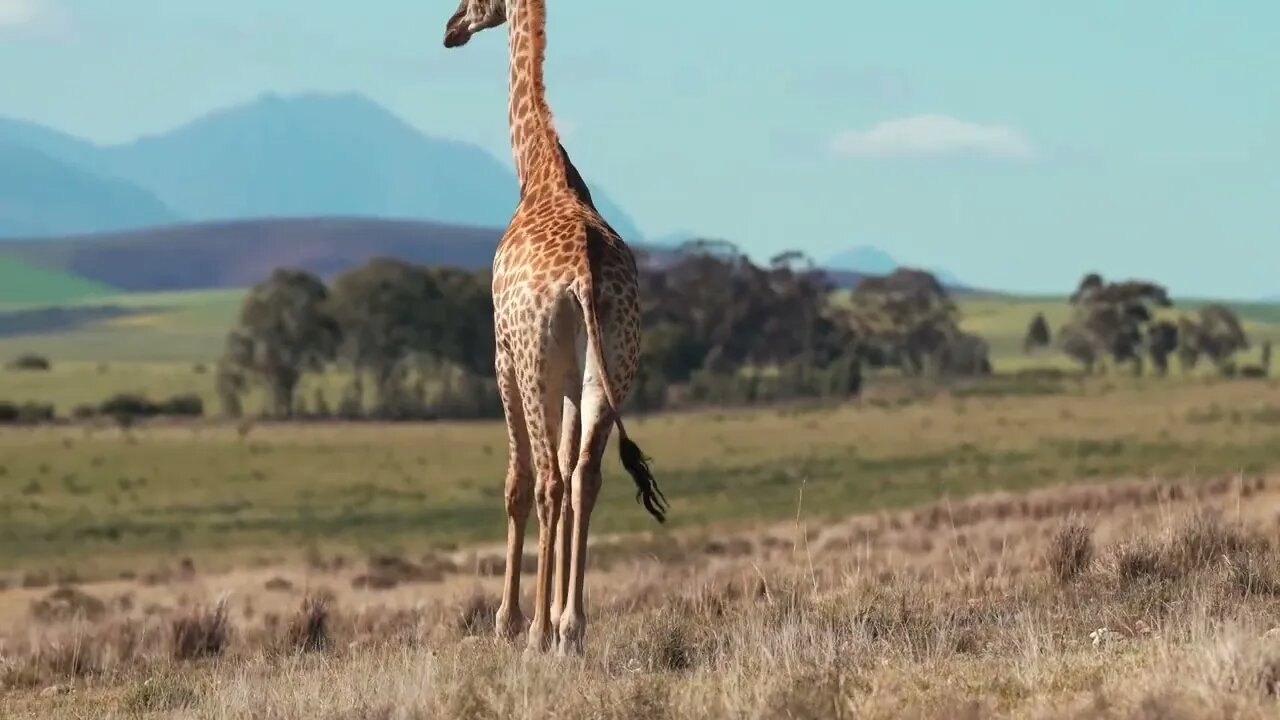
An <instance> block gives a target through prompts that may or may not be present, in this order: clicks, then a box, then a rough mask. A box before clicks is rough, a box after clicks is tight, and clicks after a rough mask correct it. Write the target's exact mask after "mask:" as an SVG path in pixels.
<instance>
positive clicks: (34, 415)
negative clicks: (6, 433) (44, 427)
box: [0, 401, 54, 425]
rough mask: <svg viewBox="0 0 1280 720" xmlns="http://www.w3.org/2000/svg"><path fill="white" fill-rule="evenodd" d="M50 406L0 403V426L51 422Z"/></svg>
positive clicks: (51, 408) (52, 413)
mask: <svg viewBox="0 0 1280 720" xmlns="http://www.w3.org/2000/svg"><path fill="white" fill-rule="evenodd" d="M53 420H54V410H53V406H52V405H47V404H44V403H34V402H28V403H22V404H21V405H19V404H18V403H14V402H8V401H0V425H38V424H40V423H47V422H53Z"/></svg>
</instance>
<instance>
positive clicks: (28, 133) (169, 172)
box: [0, 94, 641, 241]
mask: <svg viewBox="0 0 1280 720" xmlns="http://www.w3.org/2000/svg"><path fill="white" fill-rule="evenodd" d="M0 142H7V143H9V144H11V145H14V146H17V147H22V148H26V149H27V150H28V151H32V152H37V153H40V154H42V155H45V156H47V157H49V158H52V159H55V160H57V161H60V162H61V163H63V164H65V165H69V166H73V167H75V168H77V169H79V170H81V171H82V172H88V173H92V174H95V175H98V176H103V177H113V178H116V179H118V180H120V181H123V182H126V183H129V184H132V185H133V186H136V187H138V188H145V189H146V190H147V191H149V192H150V193H151V194H152V195H154V196H155V198H158V199H159V202H161V203H162V204H163V205H166V206H168V207H169V208H171V209H172V213H171V214H170V216H169V218H168V219H174V218H175V216H176V217H177V218H181V219H183V220H189V221H197V222H204V221H215V220H237V219H253V218H272V217H301V216H314V217H350V216H368V217H373V218H387V219H412V220H429V221H435V222H441V223H446V224H461V225H476V226H482V227H505V226H506V224H507V221H508V220H510V219H511V213H512V211H513V210H514V209H515V206H516V201H517V197H518V194H519V188H518V184H517V182H516V179H515V176H514V172H513V171H512V170H511V169H510V168H509V167H508V166H507V165H505V164H503V163H500V162H499V161H498V160H497V159H496V158H495V157H494V156H493V155H491V154H489V153H488V152H486V151H485V150H483V149H482V148H480V147H478V146H475V145H471V144H468V143H462V142H455V141H451V140H444V139H438V138H432V137H428V136H425V135H423V134H421V133H419V132H418V131H417V130H416V129H414V128H413V127H412V126H410V125H409V124H407V123H405V122H404V121H403V120H401V119H399V118H398V117H396V116H395V115H394V114H392V113H390V112H389V111H387V110H386V109H384V108H382V107H381V106H379V105H378V104H376V103H374V102H373V101H371V100H369V99H368V98H365V97H363V96H361V95H356V94H342V95H300V96H291V97H281V96H277V95H267V96H264V97H261V98H259V99H257V100H255V101H252V102H249V103H245V104H243V105H238V106H235V107H231V108H227V109H224V110H220V111H217V112H214V113H211V114H209V115H206V116H204V117H201V118H198V119H196V120H194V121H192V122H190V123H188V124H186V125H183V126H181V127H178V128H175V129H173V130H170V131H168V132H165V133H162V134H159V135H154V136H149V137H145V138H140V139H138V140H136V141H134V142H130V143H127V144H124V145H116V146H97V145H93V144H92V143H87V142H84V141H81V140H78V139H76V138H73V137H70V136H67V135H65V134H62V133H58V132H56V131H53V130H49V129H47V128H43V127H41V126H39V125H35V124H32V123H27V122H23V121H16V120H6V119H0ZM586 170H587V174H588V175H589V174H590V173H589V170H590V169H589V168H587V169H586ZM591 190H592V195H593V197H594V199H595V200H596V204H597V206H598V207H599V208H600V211H601V213H602V214H603V215H604V216H605V218H606V219H607V220H608V221H609V223H610V224H611V225H613V226H614V228H615V229H616V230H617V231H618V232H619V233H621V234H622V236H623V237H624V238H626V239H628V240H631V241H639V240H640V239H641V234H640V231H639V229H638V228H637V227H636V226H635V223H634V222H633V221H632V220H631V218H630V217H628V216H627V215H626V213H624V212H623V211H622V210H621V209H620V208H619V207H618V206H617V205H616V204H615V203H613V202H612V201H611V200H610V198H609V197H608V195H607V194H606V193H604V192H603V191H601V190H599V189H598V188H597V187H592V188H591ZM5 198H6V196H5V195H4V194H0V202H3V201H4V200H5ZM46 224H52V223H49V222H47V221H46ZM146 224H153V223H148V222H139V223H138V225H146ZM39 225H40V224H39V223H36V224H35V226H36V228H37V229H38V227H39ZM117 227H119V226H118V225H115V224H109V225H107V224H104V225H102V226H98V227H78V228H76V230H74V232H82V231H105V230H114V229H116V228H117ZM62 232H63V233H65V232H73V231H72V230H65V231H62ZM5 234H9V235H13V234H14V233H5V232H2V231H0V236H4V235H5ZM22 234H34V233H32V232H24V233H22Z"/></svg>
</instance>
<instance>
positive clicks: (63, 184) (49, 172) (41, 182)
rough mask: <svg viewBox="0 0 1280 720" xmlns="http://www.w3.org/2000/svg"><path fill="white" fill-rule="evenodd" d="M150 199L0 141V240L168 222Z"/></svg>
mask: <svg viewBox="0 0 1280 720" xmlns="http://www.w3.org/2000/svg"><path fill="white" fill-rule="evenodd" d="M174 219H175V217H174V215H173V213H172V212H171V211H170V210H169V209H168V208H167V207H165V205H164V203H162V202H161V201H160V200H158V199H156V197H155V196H154V195H152V194H151V193H149V192H147V191H146V190H144V189H142V188H141V187H138V186H137V185H134V184H132V183H129V182H126V181H122V180H117V179H113V178H110V177H105V176H100V175H96V174H94V173H93V172H91V171H89V170H85V169H83V168H79V167H76V166H73V165H69V164H67V163H65V162H63V161H61V160H58V159H56V158H54V157H51V156H49V155H47V154H44V153H42V152H39V151H37V150H33V149H31V148H30V147H27V146H25V145H20V144H15V143H11V142H7V141H4V140H0V237H5V236H10V237H12V236H22V235H64V234H69V233H82V232H91V231H100V230H118V229H123V228H129V227H137V226H139V225H152V224H156V223H163V222H171V221H172V220H174Z"/></svg>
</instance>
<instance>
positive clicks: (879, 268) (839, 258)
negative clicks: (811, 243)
mask: <svg viewBox="0 0 1280 720" xmlns="http://www.w3.org/2000/svg"><path fill="white" fill-rule="evenodd" d="M823 265H824V267H827V268H830V269H831V270H844V271H848V272H853V273H857V274H861V275H888V274H889V273H891V272H893V271H894V270H896V269H898V268H899V267H901V263H899V262H898V261H897V260H896V259H894V257H893V256H892V255H890V254H889V253H887V252H885V251H883V250H881V249H880V248H877V247H874V246H871V245H859V246H857V247H852V248H849V249H847V250H842V251H840V252H838V253H836V254H835V255H832V256H830V257H828V258H827V261H826V262H825V263H823ZM931 272H932V273H933V274H934V276H935V277H937V278H938V281H939V282H941V283H942V284H943V285H946V286H948V287H964V283H963V282H961V281H960V279H959V278H957V277H956V276H955V274H953V273H951V272H950V271H948V270H943V269H941V268H934V269H933V270H931Z"/></svg>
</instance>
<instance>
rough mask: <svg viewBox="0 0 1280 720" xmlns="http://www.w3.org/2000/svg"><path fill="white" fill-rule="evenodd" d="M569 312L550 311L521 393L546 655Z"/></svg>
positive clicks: (541, 647)
mask: <svg viewBox="0 0 1280 720" xmlns="http://www.w3.org/2000/svg"><path fill="white" fill-rule="evenodd" d="M568 311H569V308H568V306H567V305H566V304H565V303H563V302H560V303H557V304H556V305H555V306H554V307H552V308H550V309H549V313H548V316H547V320H546V324H545V325H543V326H541V332H539V334H538V338H537V339H538V342H536V343H534V344H533V346H532V347H533V348H534V349H535V352H534V354H533V355H531V356H528V357H526V358H525V359H526V360H528V362H527V363H525V364H524V366H523V367H524V368H525V369H526V370H528V371H529V372H528V373H527V374H526V375H524V376H522V377H521V383H520V393H521V397H522V398H523V401H524V407H525V420H526V424H527V425H528V427H529V444H530V450H531V454H532V456H533V466H534V473H535V477H536V480H535V485H534V505H535V508H536V509H537V512H538V571H537V579H536V581H535V582H536V585H535V588H534V596H533V597H534V608H533V622H532V623H531V624H530V627H529V649H530V650H534V651H545V650H548V649H550V648H551V645H552V641H553V639H554V637H553V635H554V633H553V628H552V625H551V599H552V590H553V588H552V581H553V577H552V575H553V573H554V564H555V536H556V531H557V529H558V526H559V524H560V511H561V509H562V507H563V502H564V495H565V492H564V485H565V483H564V478H563V476H562V475H561V473H560V463H559V458H558V457H557V454H558V448H557V445H558V443H559V440H560V422H561V418H562V413H563V401H564V389H565V377H566V371H567V368H568V367H569V366H570V364H571V359H572V351H573V340H572V335H571V334H570V333H569V331H570V330H571V329H572V326H571V325H570V324H569V323H568V322H567V320H569V319H571V318H572V315H570V314H569V312H568Z"/></svg>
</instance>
